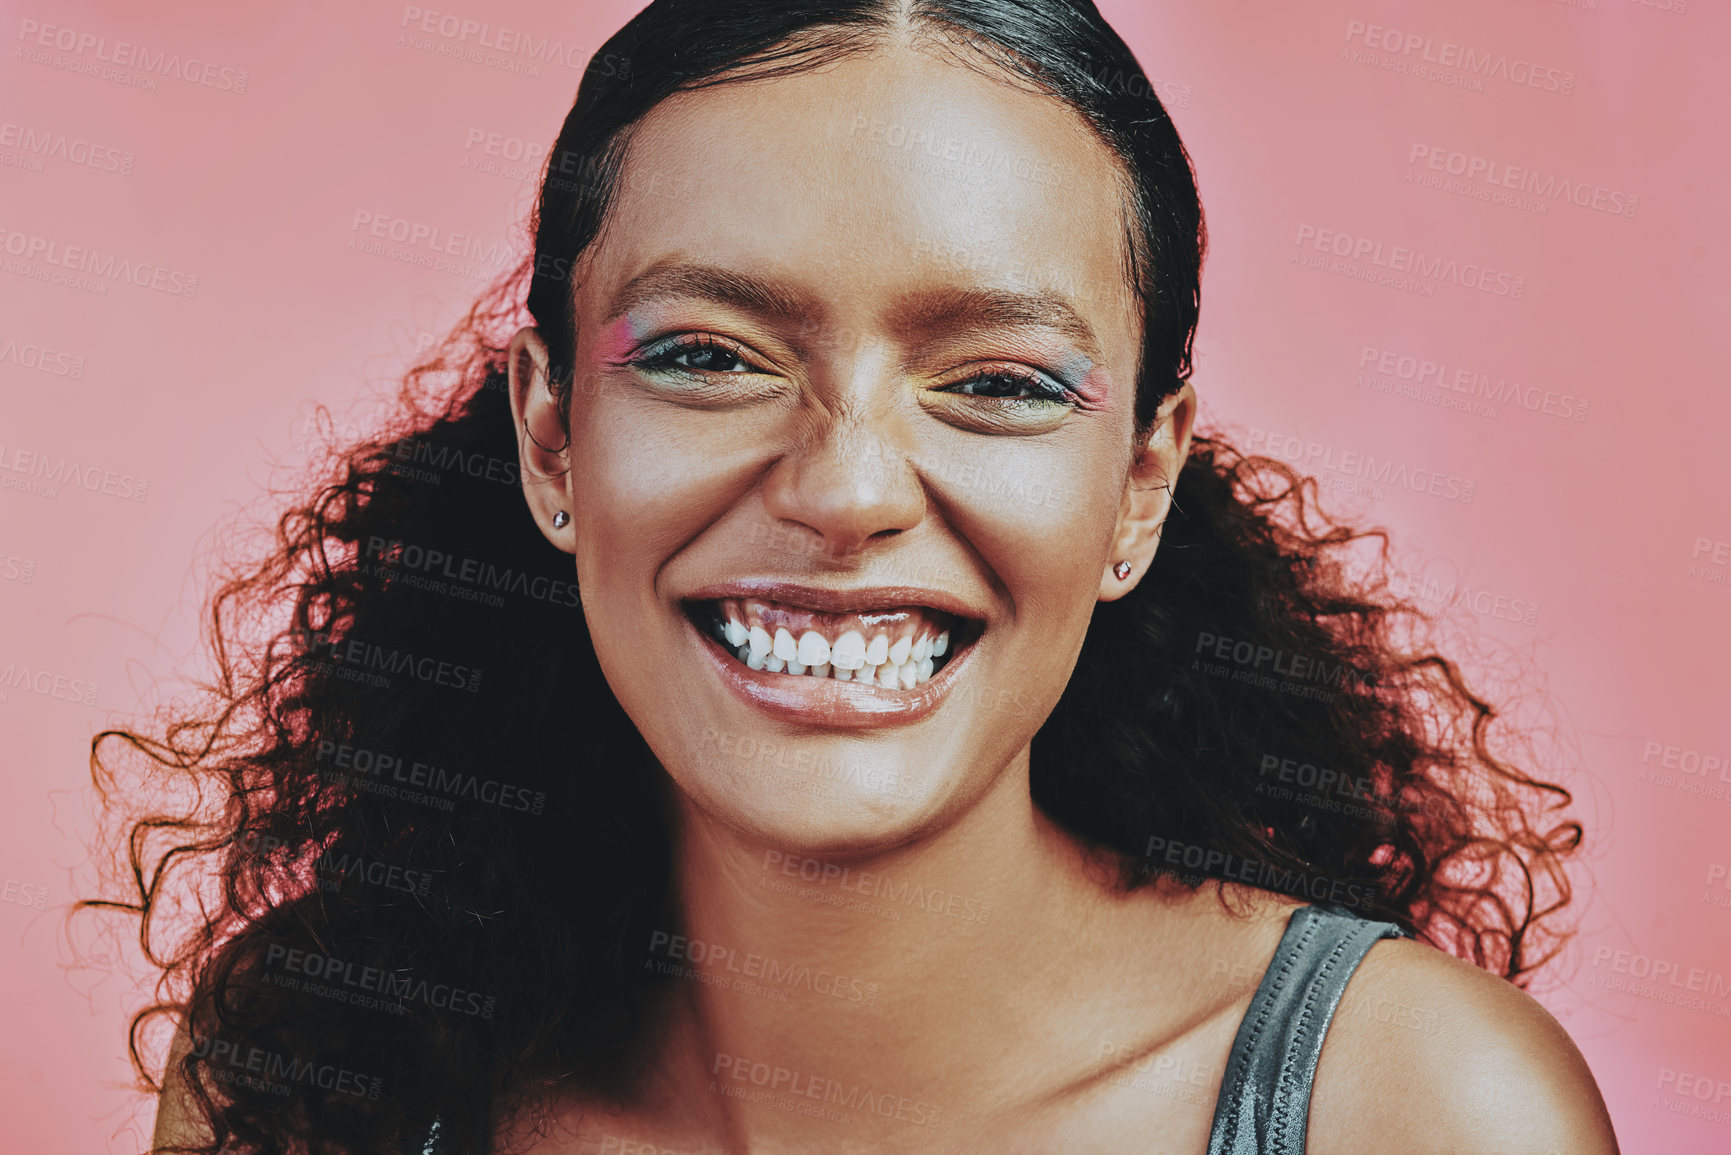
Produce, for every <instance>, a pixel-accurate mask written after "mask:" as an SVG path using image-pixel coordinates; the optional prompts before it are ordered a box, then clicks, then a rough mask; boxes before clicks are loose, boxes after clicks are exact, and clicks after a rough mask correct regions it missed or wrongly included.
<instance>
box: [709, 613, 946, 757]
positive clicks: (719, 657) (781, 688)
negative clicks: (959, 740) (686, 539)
mask: <svg viewBox="0 0 1731 1155" xmlns="http://www.w3.org/2000/svg"><path fill="white" fill-rule="evenodd" d="M681 616H683V615H681ZM685 625H686V628H688V629H689V630H690V631H691V632H692V634H693V635H694V636H695V637H696V639H697V642H698V645H699V647H700V648H701V649H702V650H703V652H704V654H705V655H707V656H708V658H709V660H710V662H711V663H712V664H713V665H714V666H715V671H716V673H718V674H720V675H721V680H722V683H723V684H725V685H726V686H727V688H728V689H729V690H732V691H733V693H734V694H735V695H736V696H737V697H739V698H740V699H741V700H743V701H744V702H745V703H746V704H747V705H750V706H755V707H756V708H757V709H759V710H761V711H763V712H764V713H765V714H768V715H769V716H770V717H772V718H779V719H781V720H782V721H786V722H803V723H805V724H807V725H817V726H825V727H830V728H834V729H842V730H846V729H868V728H875V727H881V726H900V725H903V724H905V723H908V722H918V721H919V720H921V719H922V718H925V717H928V716H929V715H930V714H931V713H932V712H933V711H934V710H936V709H937V708H938V706H939V705H940V704H942V702H943V700H944V698H945V697H946V696H947V695H948V694H949V692H950V689H951V687H953V686H954V685H955V684H956V680H957V679H958V678H960V677H961V673H962V668H963V667H964V666H966V665H967V664H968V662H969V660H970V659H971V658H972V657H973V656H974V651H975V650H976V649H978V648H979V644H978V643H979V639H978V638H975V639H974V641H973V643H971V644H969V645H967V646H965V647H963V648H962V650H961V652H959V653H957V654H956V655H955V656H954V657H952V658H951V659H950V660H949V661H948V662H947V663H945V664H944V668H943V669H941V670H939V671H938V672H937V673H935V674H933V675H932V676H931V678H930V679H929V680H928V681H927V682H926V683H925V684H924V685H921V686H916V687H914V688H913V689H911V690H892V689H890V688H889V687H887V686H862V685H859V684H857V683H854V682H838V681H836V680H835V679H834V678H814V677H812V676H811V675H809V674H800V675H794V674H772V673H770V672H769V671H768V670H754V669H752V668H751V667H749V666H747V665H745V664H744V663H742V662H740V661H738V660H736V659H735V658H734V657H733V655H732V654H729V653H728V652H727V651H726V650H724V649H722V648H721V643H720V642H719V641H717V640H716V639H714V638H712V637H710V636H709V635H708V634H706V633H704V632H703V631H702V630H700V629H699V628H698V627H697V625H696V623H694V622H692V621H691V619H690V618H686V619H685Z"/></svg>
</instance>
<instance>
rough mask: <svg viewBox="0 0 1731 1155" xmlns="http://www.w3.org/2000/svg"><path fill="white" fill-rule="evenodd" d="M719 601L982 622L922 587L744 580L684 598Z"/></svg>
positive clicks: (950, 597) (955, 601) (949, 597)
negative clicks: (926, 612)
mask: <svg viewBox="0 0 1731 1155" xmlns="http://www.w3.org/2000/svg"><path fill="white" fill-rule="evenodd" d="M722 598H761V599H763V600H764V601H772V602H780V603H782V604H783V605H789V606H797V607H798V608H800V609H806V610H815V611H817V612H818V613H830V614H845V613H854V612H867V611H871V610H891V609H896V608H898V607H902V606H926V607H929V608H931V609H934V610H941V611H943V612H944V613H947V614H952V615H954V616H955V617H958V618H970V619H976V620H980V621H983V620H985V617H986V614H985V611H983V610H981V609H979V608H978V607H977V606H972V605H969V604H968V603H967V602H966V601H964V600H962V599H961V598H958V597H956V596H955V595H954V594H950V593H946V592H944V591H943V590H934V589H927V588H926V587H924V586H894V585H891V586H861V587H859V588H856V589H825V588H823V587H821V586H808V585H800V584H798V583H797V582H784V581H777V580H775V579H773V578H744V579H740V580H737V581H726V582H715V583H713V584H711V585H707V586H704V587H703V588H702V589H698V590H694V591H692V592H691V593H688V594H686V595H685V596H684V599H683V600H685V601H694V602H705V601H719V600H720V599H722Z"/></svg>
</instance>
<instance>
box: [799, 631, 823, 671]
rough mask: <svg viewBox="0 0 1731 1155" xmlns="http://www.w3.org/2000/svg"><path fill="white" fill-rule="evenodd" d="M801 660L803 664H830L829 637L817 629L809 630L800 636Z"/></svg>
mask: <svg viewBox="0 0 1731 1155" xmlns="http://www.w3.org/2000/svg"><path fill="white" fill-rule="evenodd" d="M799 660H800V663H801V664H802V665H807V666H826V665H828V664H829V639H828V638H826V637H824V636H823V635H822V634H820V633H818V632H817V631H816V630H807V631H806V632H805V633H803V634H801V635H800V636H799Z"/></svg>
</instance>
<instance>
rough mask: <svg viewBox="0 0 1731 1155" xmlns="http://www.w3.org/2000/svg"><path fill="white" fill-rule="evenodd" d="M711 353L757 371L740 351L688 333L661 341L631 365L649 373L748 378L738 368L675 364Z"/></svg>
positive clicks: (725, 343) (708, 336)
mask: <svg viewBox="0 0 1731 1155" xmlns="http://www.w3.org/2000/svg"><path fill="white" fill-rule="evenodd" d="M710 351H714V352H717V353H725V354H727V355H728V356H729V357H732V358H733V359H734V360H735V361H738V362H739V363H740V365H741V366H743V367H744V368H745V369H746V370H747V371H749V370H751V369H752V368H754V367H753V365H752V363H751V361H750V359H748V358H747V357H746V356H745V355H744V354H743V353H742V352H741V351H740V350H739V349H738V348H736V347H735V346H733V345H730V344H728V343H727V342H726V341H723V340H721V339H719V338H717V337H715V336H713V335H712V334H709V333H686V334H683V335H681V336H678V337H673V338H668V339H666V340H662V341H657V342H656V343H655V344H653V345H651V346H650V347H649V349H648V351H646V352H645V353H644V354H643V355H642V356H640V357H636V358H633V359H632V360H631V361H630V362H629V364H630V365H631V366H632V367H633V368H637V369H643V370H646V371H648V372H672V373H687V374H708V373H716V374H720V375H722V376H727V377H732V376H744V373H742V372H741V371H740V370H738V369H699V368H697V367H695V366H693V365H680V364H677V363H676V361H675V359H676V358H679V357H684V356H686V355H688V354H691V353H703V352H710Z"/></svg>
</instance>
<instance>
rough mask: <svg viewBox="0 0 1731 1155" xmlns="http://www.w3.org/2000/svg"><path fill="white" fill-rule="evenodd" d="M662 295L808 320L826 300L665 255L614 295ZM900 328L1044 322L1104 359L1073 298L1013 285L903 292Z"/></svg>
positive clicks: (623, 299) (616, 314) (635, 301)
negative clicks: (1018, 289)
mask: <svg viewBox="0 0 1731 1155" xmlns="http://www.w3.org/2000/svg"><path fill="white" fill-rule="evenodd" d="M657 297H697V298H701V299H703V300H708V301H714V302H717V303H718V304H723V305H731V306H733V307H735V308H738V309H742V310H744V311H746V312H749V313H755V314H757V315H759V316H763V317H768V318H770V319H773V320H784V321H785V320H796V321H799V320H809V319H810V318H812V317H814V316H817V315H818V314H820V313H821V311H822V310H821V308H820V307H819V306H818V305H817V303H816V302H815V300H814V299H812V298H811V297H809V296H806V295H802V294H799V293H795V292H792V291H790V290H788V289H787V288H785V287H783V286H782V285H779V284H777V283H776V282H774V281H771V280H767V279H765V278H762V277H756V276H753V275H752V274H750V273H745V272H740V271H737V270H734V269H724V268H719V267H716V266H713V265H698V264H691V263H689V262H686V261H681V260H679V259H677V258H667V259H664V260H660V261H657V262H656V263H655V264H653V265H650V266H649V267H648V268H647V269H645V270H643V272H641V273H638V274H637V275H636V276H635V277H632V278H631V279H630V280H629V281H627V282H626V283H625V284H624V286H622V287H621V288H620V290H619V292H618V293H616V294H615V295H614V297H613V302H612V305H611V307H610V308H609V310H608V315H607V320H608V321H609V322H611V321H615V320H617V319H619V318H620V317H622V316H624V315H625V314H626V313H628V312H630V311H631V310H632V309H634V308H636V307H637V306H639V305H641V304H643V303H644V302H646V301H649V300H653V299H654V298H657ZM889 320H890V322H891V324H892V326H893V327H894V328H896V329H897V330H899V331H902V332H914V333H930V332H933V331H955V330H967V329H1006V328H1011V329H1013V328H1022V327H1040V328H1046V329H1052V330H1054V331H1055V332H1058V333H1061V334H1063V336H1064V337H1066V338H1067V339H1069V340H1070V341H1071V342H1073V343H1074V344H1075V345H1076V346H1077V347H1078V349H1079V350H1080V352H1082V353H1083V354H1084V355H1086V356H1088V357H1089V358H1090V359H1092V360H1096V361H1098V360H1100V358H1101V353H1100V340H1099V337H1098V336H1097V335H1096V334H1095V332H1094V328H1093V326H1091V325H1089V324H1088V322H1087V320H1085V319H1084V318H1083V316H1082V314H1081V313H1080V312H1078V311H1077V309H1076V307H1075V306H1074V305H1072V304H1071V303H1070V301H1069V299H1068V298H1066V297H1064V296H1062V295H1060V294H1057V293H1050V292H1031V293H1030V292H1017V291H1014V290H1009V289H964V288H954V287H951V288H942V289H928V290H924V291H921V292H917V293H914V294H911V295H909V296H907V297H904V298H903V299H902V300H901V302H900V303H898V304H897V306H896V307H895V309H894V310H893V311H892V313H891V315H890V318H889Z"/></svg>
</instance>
